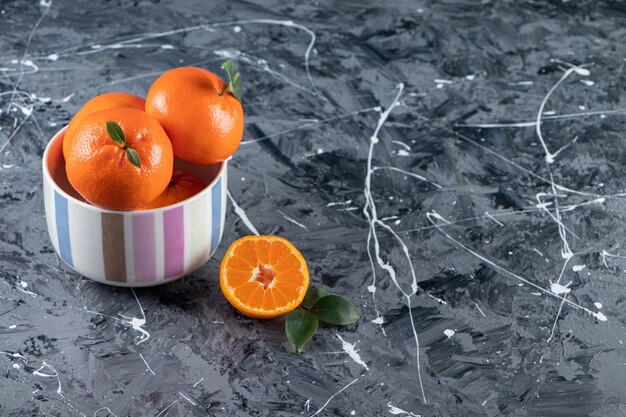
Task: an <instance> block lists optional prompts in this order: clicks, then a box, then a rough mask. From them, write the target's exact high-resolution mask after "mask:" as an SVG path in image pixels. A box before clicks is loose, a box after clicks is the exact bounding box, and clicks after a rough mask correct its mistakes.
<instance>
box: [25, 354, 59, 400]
mask: <svg viewBox="0 0 626 417" xmlns="http://www.w3.org/2000/svg"><path fill="white" fill-rule="evenodd" d="M43 369H46V370H48V371H50V372H52V373H50V374H46V373H43V372H41V371H42V370H43ZM33 375H36V376H40V377H42V378H56V379H57V382H58V383H59V387H58V388H57V394H59V395H60V396H61V397H63V398H65V396H64V395H63V393H62V392H63V391H62V389H61V378H59V373H58V372H57V370H56V369H54V367H53V366H51V365H48V364H47V363H46V362H45V361H44V362H42V365H41V367H40V368H39V369H37V370H35V371H33Z"/></svg>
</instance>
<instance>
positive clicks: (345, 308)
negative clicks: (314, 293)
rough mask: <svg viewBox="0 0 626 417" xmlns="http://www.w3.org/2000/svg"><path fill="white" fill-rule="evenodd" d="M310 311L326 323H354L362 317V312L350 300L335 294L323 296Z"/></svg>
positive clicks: (338, 324)
mask: <svg viewBox="0 0 626 417" xmlns="http://www.w3.org/2000/svg"><path fill="white" fill-rule="evenodd" d="M310 311H311V312H312V313H313V314H315V315H316V316H317V318H318V319H319V320H321V321H323V322H324V323H329V324H334V325H337V326H343V325H346V324H352V323H354V322H356V321H357V320H358V319H360V318H361V313H359V310H357V309H356V308H354V306H353V305H352V303H351V302H350V301H348V300H346V299H345V298H343V297H340V296H338V295H334V294H332V295H327V296H326V297H323V298H321V299H320V300H319V301H318V302H317V303H315V305H313V307H312V308H311V310H310Z"/></svg>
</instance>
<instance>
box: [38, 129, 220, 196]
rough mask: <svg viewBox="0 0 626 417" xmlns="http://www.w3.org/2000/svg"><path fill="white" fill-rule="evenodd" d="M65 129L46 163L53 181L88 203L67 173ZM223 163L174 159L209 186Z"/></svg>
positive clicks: (56, 139)
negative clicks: (193, 162) (64, 146)
mask: <svg viewBox="0 0 626 417" xmlns="http://www.w3.org/2000/svg"><path fill="white" fill-rule="evenodd" d="M64 136H65V129H64V130H63V131H61V132H60V133H59V134H57V135H56V136H55V137H54V138H52V141H51V142H50V144H49V145H48V151H47V157H46V160H45V164H46V166H47V168H48V172H49V173H50V177H51V178H52V181H53V182H54V183H55V184H56V185H57V186H58V187H59V188H60V189H61V190H62V191H64V192H65V193H66V194H68V195H70V196H71V197H73V198H75V199H76V200H79V201H82V202H84V203H87V202H86V200H85V199H84V198H83V197H82V196H81V195H80V194H78V192H77V191H76V190H75V189H74V187H72V185H71V184H70V182H69V180H68V179H67V175H66V173H65V159H64V158H63V137H64ZM222 165H223V163H220V164H213V165H194V164H190V163H188V162H185V161H182V160H180V159H178V158H175V159H174V169H183V170H186V171H189V172H191V173H193V174H195V175H196V176H197V177H198V178H200V180H202V182H204V183H205V184H206V185H207V186H209V185H210V184H212V183H213V181H215V179H216V178H217V177H218V175H219V173H220V169H221V168H222Z"/></svg>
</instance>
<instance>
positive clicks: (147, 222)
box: [133, 213, 156, 282]
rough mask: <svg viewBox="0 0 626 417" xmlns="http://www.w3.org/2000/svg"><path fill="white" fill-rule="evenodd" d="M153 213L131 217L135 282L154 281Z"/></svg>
mask: <svg viewBox="0 0 626 417" xmlns="http://www.w3.org/2000/svg"><path fill="white" fill-rule="evenodd" d="M154 237H155V236H154V213H145V214H144V213H142V214H136V215H134V216H133V255H134V256H133V267H134V271H135V282H152V281H156V248H155V242H154Z"/></svg>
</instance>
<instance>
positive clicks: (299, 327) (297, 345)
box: [285, 308, 318, 355]
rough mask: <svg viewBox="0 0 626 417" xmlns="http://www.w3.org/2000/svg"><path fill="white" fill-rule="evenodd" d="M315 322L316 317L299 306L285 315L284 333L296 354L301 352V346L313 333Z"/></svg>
mask: <svg viewBox="0 0 626 417" xmlns="http://www.w3.org/2000/svg"><path fill="white" fill-rule="evenodd" d="M317 323H318V321H317V317H315V315H314V314H311V313H309V312H308V311H304V310H302V309H300V308H298V309H296V310H294V311H292V312H291V313H289V314H288V315H287V321H286V322H285V333H286V334H287V339H288V340H289V343H291V346H292V347H293V350H295V351H296V354H298V355H299V354H300V353H301V352H302V347H303V346H304V345H305V344H306V342H308V341H309V339H310V338H311V337H312V336H313V335H314V334H315V331H316V330H317Z"/></svg>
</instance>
